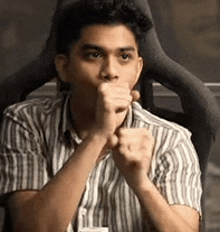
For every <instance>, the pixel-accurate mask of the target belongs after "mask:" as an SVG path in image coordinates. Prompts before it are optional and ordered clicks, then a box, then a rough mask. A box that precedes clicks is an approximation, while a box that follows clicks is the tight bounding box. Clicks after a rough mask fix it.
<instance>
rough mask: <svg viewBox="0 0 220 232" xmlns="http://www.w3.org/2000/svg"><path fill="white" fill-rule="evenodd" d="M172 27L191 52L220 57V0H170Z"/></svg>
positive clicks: (180, 42)
mask: <svg viewBox="0 0 220 232" xmlns="http://www.w3.org/2000/svg"><path fill="white" fill-rule="evenodd" d="M169 3H170V8H171V9H170V11H171V12H172V20H171V22H170V23H171V24H172V28H173V31H174V34H175V36H176V38H177V41H178V43H179V44H180V46H181V47H182V48H183V49H184V50H185V51H186V52H187V53H188V54H191V55H195V54H197V56H198V55H199V56H200V57H203V56H204V58H206V59H207V58H208V59H216V58H217V59H219V58H220V0H169Z"/></svg>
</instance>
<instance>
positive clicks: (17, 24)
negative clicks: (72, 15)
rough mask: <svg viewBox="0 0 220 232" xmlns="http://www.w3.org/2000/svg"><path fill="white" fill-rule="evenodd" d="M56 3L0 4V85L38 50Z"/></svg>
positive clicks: (6, 0)
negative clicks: (0, 82)
mask: <svg viewBox="0 0 220 232" xmlns="http://www.w3.org/2000/svg"><path fill="white" fill-rule="evenodd" d="M55 5H56V0H37V1H35V0H1V1H0V15H1V17H0V26H1V27H0V81H1V80H2V79H4V78H6V77H7V76H9V75H10V74H12V73H14V72H15V71H17V70H18V69H20V68H21V67H22V66H23V65H25V64H27V63H28V62H29V61H30V60H31V59H33V58H34V57H35V56H36V55H37V54H38V53H39V52H40V51H41V49H42V47H43V45H44V43H45V40H46V38H47V35H48V31H49V28H50V20H51V16H52V13H53V11H54V9H55Z"/></svg>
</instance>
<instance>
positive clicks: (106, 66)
mask: <svg viewBox="0 0 220 232" xmlns="http://www.w3.org/2000/svg"><path fill="white" fill-rule="evenodd" d="M118 71H119V67H118V62H117V60H116V59H115V58H114V57H108V58H106V59H105V60H104V61H103V64H102V67H101V72H100V75H101V78H102V79H103V80H104V81H115V80H117V79H118V78H119V73H118Z"/></svg>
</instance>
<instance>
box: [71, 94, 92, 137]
mask: <svg viewBox="0 0 220 232" xmlns="http://www.w3.org/2000/svg"><path fill="white" fill-rule="evenodd" d="M82 102H83V101H82V98H80V97H77V96H74V97H73V96H71V98H70V108H71V112H72V115H73V116H74V121H75V129H76V131H77V133H78V135H79V137H80V138H81V139H84V138H85V137H86V136H87V134H88V131H89V130H90V129H91V128H92V125H93V124H94V122H95V110H94V108H93V107H88V106H87V104H86V103H85V104H82Z"/></svg>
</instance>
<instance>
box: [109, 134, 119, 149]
mask: <svg viewBox="0 0 220 232" xmlns="http://www.w3.org/2000/svg"><path fill="white" fill-rule="evenodd" d="M117 145H118V137H117V136H116V135H115V134H113V135H112V136H111V137H110V138H109V139H108V147H110V148H111V149H113V148H114V147H116V146H117Z"/></svg>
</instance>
